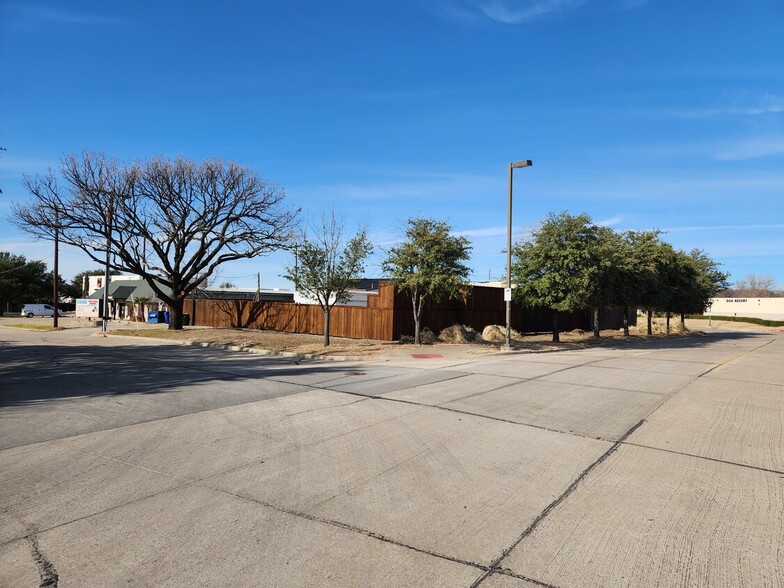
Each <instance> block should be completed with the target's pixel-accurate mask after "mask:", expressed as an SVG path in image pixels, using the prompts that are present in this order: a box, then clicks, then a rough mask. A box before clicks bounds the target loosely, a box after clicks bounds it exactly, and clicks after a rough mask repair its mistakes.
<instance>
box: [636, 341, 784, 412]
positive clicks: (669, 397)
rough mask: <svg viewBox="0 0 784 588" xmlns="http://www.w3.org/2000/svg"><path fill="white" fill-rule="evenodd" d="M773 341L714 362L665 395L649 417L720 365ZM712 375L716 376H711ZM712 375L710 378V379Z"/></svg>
mask: <svg viewBox="0 0 784 588" xmlns="http://www.w3.org/2000/svg"><path fill="white" fill-rule="evenodd" d="M773 341H774V339H771V340H770V341H766V342H765V343H763V344H762V345H758V346H757V347H754V348H753V349H748V350H746V351H744V352H742V353H739V354H737V355H734V356H733V357H730V358H729V359H725V360H724V361H722V362H720V363H718V364H714V365H713V366H712V367H710V368H709V369H707V370H705V371H704V372H701V373H699V374H697V375H696V376H694V377H693V378H692V379H691V380H689V381H688V382H686V383H685V384H684V385H683V386H681V387H680V388H678V389H677V390H673V391H672V392H670V393H669V394H666V395H664V396H663V397H662V401H661V402H660V403H659V404H658V405H656V406H655V407H653V408H652V409H651V410H650V412H648V415H647V416H648V418H650V417H651V416H652V415H653V414H654V413H655V412H656V411H657V410H659V409H660V408H661V407H662V406H664V405H665V404H666V403H667V402H668V401H669V400H670V399H672V398H673V397H675V395H676V394H679V393H681V392H683V391H684V390H685V389H686V388H688V387H689V386H691V385H692V384H693V383H694V382H696V381H697V380H699V379H700V378H703V377H705V376H707V375H708V374H710V373H711V372H713V371H714V370H716V369H718V368H720V367H722V366H724V365H727V364H729V363H731V362H733V361H735V360H736V359H740V358H741V357H743V356H744V355H747V354H749V353H751V352H753V351H757V350H758V349H762V348H763V347H765V346H766V345H770V344H771V343H773ZM710 377H715V376H710ZM710 377H709V378H708V379H710ZM716 379H720V378H716Z"/></svg>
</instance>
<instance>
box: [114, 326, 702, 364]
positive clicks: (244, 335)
mask: <svg viewBox="0 0 784 588" xmlns="http://www.w3.org/2000/svg"><path fill="white" fill-rule="evenodd" d="M659 320H660V319H657V322H658V321H659ZM661 320H663V319H661ZM695 322H696V321H695ZM641 326H642V330H641V331H637V330H636V329H632V330H631V332H630V333H631V336H630V337H628V338H627V337H624V336H623V332H622V331H615V330H612V331H602V332H601V337H598V338H597V337H594V336H593V333H590V332H589V333H585V332H580V330H575V331H572V332H569V333H561V335H560V337H561V342H560V343H553V342H552V334H551V333H538V334H533V335H531V334H528V335H523V334H521V333H518V332H517V331H514V330H513V331H512V334H511V335H512V338H511V344H512V347H513V348H514V349H518V350H529V351H555V350H559V349H580V348H584V347H589V346H594V345H602V344H605V343H612V342H616V341H619V340H629V339H640V338H645V337H646V335H645V324H644V323H643V324H642V325H641ZM672 326H673V329H672V335H677V334H678V333H677V329H676V328H675V325H674V324H673V325H672ZM155 327H156V328H142V329H136V328H133V327H132V326H131V325H129V328H122V327H120V326H119V325H116V326H115V325H113V328H112V329H111V330H110V333H111V334H112V335H126V336H134V337H153V338H157V339H169V340H175V341H192V342H198V343H211V344H216V345H230V346H235V347H241V348H252V349H264V350H268V351H272V352H290V353H296V354H300V355H309V356H314V357H329V356H350V357H363V358H366V359H378V358H382V357H384V356H387V355H389V354H390V353H393V352H394V353H398V354H399V353H400V352H403V353H421V352H422V350H423V346H421V345H414V344H413V343H411V342H410V341H407V342H405V343H400V342H397V341H374V340H370V339H346V338H342V337H331V345H330V346H329V347H326V348H325V347H324V338H323V336H322V335H304V334H297V333H280V332H277V331H260V330H254V329H217V328H209V327H187V328H185V329H183V330H182V331H169V330H167V329H166V328H165V327H164V326H163V325H155ZM659 332H660V331H659V327H658V325H657V330H656V333H659ZM661 336H663V335H660V334H659V335H656V334H655V335H654V337H661ZM472 337H473V338H472ZM422 340H423V343H428V344H427V346H426V347H427V349H428V352H431V351H432V352H435V353H438V350H439V348H441V349H443V350H449V349H452V350H454V349H455V348H456V347H463V348H464V349H465V352H466V353H469V354H485V353H494V352H497V351H499V350H500V349H501V347H502V345H504V343H505V342H506V327H503V326H501V325H490V326H488V327H485V329H483V331H482V333H481V335H480V334H479V333H477V332H476V331H474V330H473V329H471V328H470V327H466V326H464V325H452V326H451V327H449V328H447V329H444V331H442V332H441V333H440V334H439V338H438V339H437V338H436V336H435V334H433V333H432V332H431V331H430V330H429V329H427V330H426V329H423V331H422Z"/></svg>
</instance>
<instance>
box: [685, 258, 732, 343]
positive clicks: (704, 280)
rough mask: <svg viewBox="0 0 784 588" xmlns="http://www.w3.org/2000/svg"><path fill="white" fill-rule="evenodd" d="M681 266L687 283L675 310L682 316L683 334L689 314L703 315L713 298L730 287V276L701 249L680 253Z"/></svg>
mask: <svg viewBox="0 0 784 588" xmlns="http://www.w3.org/2000/svg"><path fill="white" fill-rule="evenodd" d="M679 264H681V265H682V266H684V267H685V268H688V269H685V270H682V271H683V272H685V273H686V276H685V277H686V279H687V280H688V281H686V283H685V284H684V285H683V286H682V292H681V298H680V299H679V300H678V304H677V306H676V308H675V310H676V311H677V312H678V313H679V314H680V329H681V332H683V331H685V330H686V315H687V314H702V313H703V312H705V308H706V307H707V306H708V304H710V300H711V298H713V297H714V296H716V294H718V293H719V292H721V291H722V290H726V289H727V287H728V286H729V282H728V279H729V274H728V273H726V272H722V271H721V270H720V269H719V264H718V263H717V262H716V261H714V260H713V259H711V257H710V256H709V255H708V254H707V253H706V252H705V251H702V250H700V249H692V250H691V251H690V252H689V253H684V252H679Z"/></svg>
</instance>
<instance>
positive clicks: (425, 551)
mask: <svg viewBox="0 0 784 588" xmlns="http://www.w3.org/2000/svg"><path fill="white" fill-rule="evenodd" d="M199 485H201V484H199ZM203 487H204V488H208V489H210V490H213V491H215V492H220V493H221V494H226V495H228V496H233V497H234V498H237V499H239V500H244V501H248V502H252V503H254V504H258V505H259V506H263V507H265V508H270V509H272V510H275V511H277V512H280V513H283V514H288V515H291V516H295V517H298V518H301V519H305V520H308V521H311V522H314V523H319V524H322V525H327V526H330V527H337V528H339V529H343V530H345V531H350V532H352V533H357V534H359V535H364V536H366V537H370V538H371V539H376V540H378V541H382V542H383V543H389V544H391V545H396V546H398V547H403V548H405V549H409V550H411V551H415V552H417V553H421V554H424V555H429V556H431V557H436V558H438V559H443V560H446V561H451V562H453V563H458V564H462V565H464V566H469V567H472V568H476V569H479V570H482V571H487V570H488V569H489V568H488V566H486V565H483V564H480V563H477V562H472V561H468V560H464V559H460V558H458V557H453V556H451V555H446V554H443V553H438V552H436V551H430V550H428V549H422V548H421V547H416V546H414V545H409V544H407V543H403V542H402V541H398V540H397V539H393V538H391V537H387V536H386V535H382V534H381V533H376V532H375V531H370V530H368V529H363V528H361V527H357V526H354V525H350V524H348V523H344V522H341V521H336V520H334V519H326V518H323V517H318V516H316V515H312V514H308V513H305V512H300V511H297V510H293V509H290V508H286V507H282V506H277V505H275V504H271V503H268V502H265V501H263V500H258V499H256V498H251V497H249V496H244V495H242V494H237V493H235V492H230V491H228V490H223V489H221V488H212V487H210V486H203Z"/></svg>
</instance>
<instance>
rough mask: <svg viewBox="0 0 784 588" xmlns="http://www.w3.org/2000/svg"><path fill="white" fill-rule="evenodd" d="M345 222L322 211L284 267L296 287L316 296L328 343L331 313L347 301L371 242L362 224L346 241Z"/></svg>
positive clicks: (325, 343)
mask: <svg viewBox="0 0 784 588" xmlns="http://www.w3.org/2000/svg"><path fill="white" fill-rule="evenodd" d="M344 231H345V223H344V221H343V219H340V218H338V217H336V216H335V212H334V211H332V212H330V213H329V214H327V213H326V212H325V213H323V214H322V215H321V225H320V226H315V225H314V226H311V229H310V235H308V234H303V235H302V237H301V238H300V241H299V243H298V245H297V261H296V263H295V265H294V266H287V267H286V277H287V278H288V279H289V280H291V281H292V282H294V285H295V288H296V289H297V290H299V291H301V292H303V293H305V294H307V295H308V296H310V297H312V298H315V300H316V301H317V302H318V305H319V306H320V307H321V310H322V311H323V312H324V346H325V347H326V346H328V345H329V327H330V313H331V312H332V307H333V306H335V304H337V303H339V302H347V301H348V299H349V290H350V289H351V288H353V287H355V286H356V284H357V283H358V282H359V280H360V279H361V278H362V272H363V271H364V270H365V266H364V262H365V259H367V257H368V256H369V255H370V254H371V253H372V251H373V246H372V245H371V243H370V240H369V239H368V237H367V231H366V229H365V228H364V227H362V228H360V229H359V230H358V231H357V234H356V235H354V236H353V237H352V238H351V239H348V241H346V239H345V235H344Z"/></svg>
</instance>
